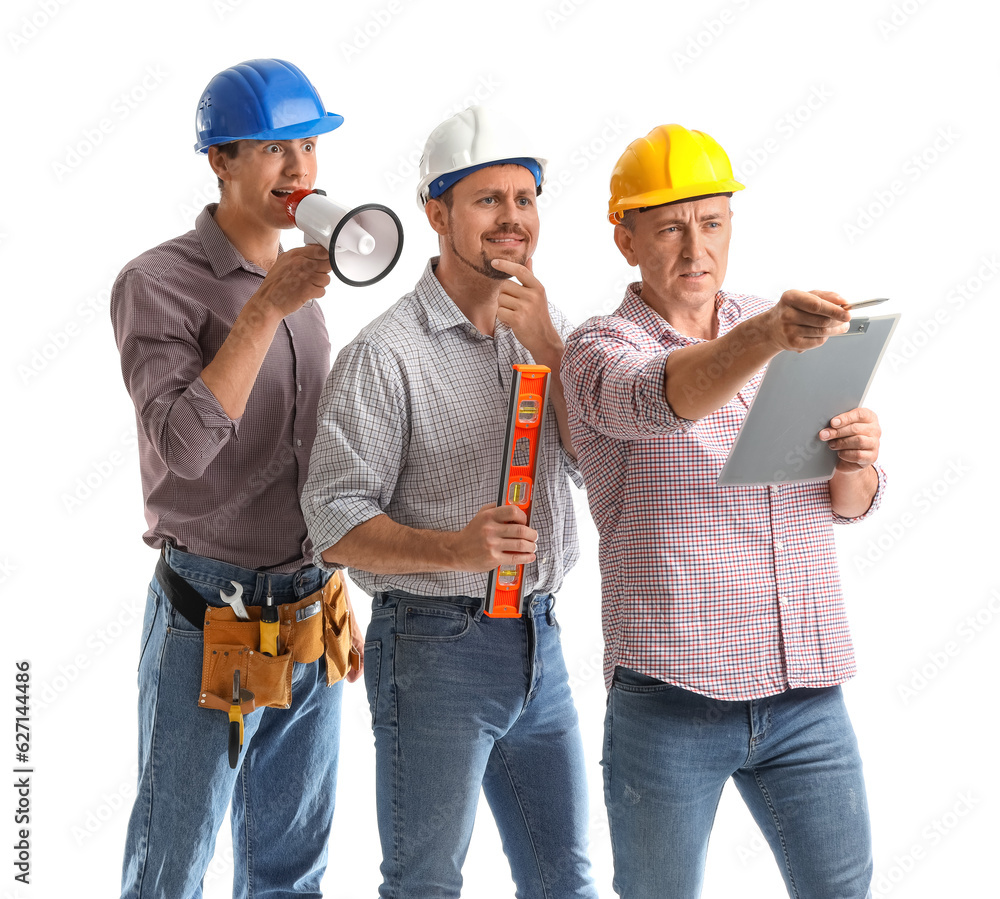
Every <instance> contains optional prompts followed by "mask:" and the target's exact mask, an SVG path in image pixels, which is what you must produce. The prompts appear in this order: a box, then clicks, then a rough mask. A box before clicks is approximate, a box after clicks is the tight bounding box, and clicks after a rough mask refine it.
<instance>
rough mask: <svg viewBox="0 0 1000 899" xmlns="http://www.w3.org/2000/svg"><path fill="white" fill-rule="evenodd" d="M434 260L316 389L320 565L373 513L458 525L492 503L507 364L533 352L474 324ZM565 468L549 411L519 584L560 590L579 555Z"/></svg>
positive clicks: (432, 579)
mask: <svg viewBox="0 0 1000 899" xmlns="http://www.w3.org/2000/svg"><path fill="white" fill-rule="evenodd" d="M436 262H437V260H436V259H431V261H430V262H429V263H428V265H427V268H426V269H425V270H424V274H423V276H422V277H421V279H420V280H419V281H418V282H417V286H416V288H415V289H414V290H413V291H412V292H411V293H408V294H407V295H406V296H404V297H403V298H402V299H401V300H400V301H399V302H398V303H396V304H395V305H394V306H392V307H391V308H390V309H388V310H387V311H386V312H385V313H384V314H383V315H381V316H380V317H379V318H377V319H375V321H373V322H371V323H370V324H369V325H367V326H366V327H365V328H363V329H362V331H361V333H360V334H358V336H357V337H356V338H355V339H354V340H353V341H352V342H351V343H350V344H348V345H347V346H346V347H344V349H343V350H342V351H341V352H340V354H339V355H338V357H337V361H336V362H335V363H334V366H333V369H332V371H331V372H330V376H329V378H328V379H327V382H326V386H325V387H324V389H323V394H322V396H321V398H320V404H319V420H318V425H317V434H316V441H315V443H314V444H313V452H312V458H311V459H310V463H309V478H308V480H307V481H306V486H305V490H304V492H303V496H302V507H303V512H304V513H305V517H306V522H307V524H308V526H309V533H310V536H311V537H312V540H313V546H314V551H315V561H316V564H317V565H325V567H331V566H329V565H326V563H324V562H323V560H322V558H321V557H320V555H321V553H322V552H323V551H324V550H325V549H328V548H329V547H330V546H332V545H333V544H334V543H336V542H337V541H338V540H340V538H341V537H343V536H344V535H345V534H346V533H347V532H348V531H350V530H351V529H352V528H354V527H356V526H357V525H359V524H361V523H362V522H364V521H367V520H368V519H370V518H373V517H375V516H376V515H379V514H381V513H385V514H386V515H388V516H389V518H391V519H392V520H393V521H395V522H396V523H397V524H402V525H406V526H408V527H414V528H424V529H429V530H438V531H458V530H461V529H462V528H464V527H465V526H466V525H467V524H468V523H469V521H471V520H472V518H473V516H474V515H475V514H476V512H478V511H479V509H480V508H481V507H482V506H483V505H485V504H486V503H491V502H496V499H497V491H498V489H499V486H500V475H501V470H500V469H501V465H502V456H503V442H504V433H505V428H506V422H507V403H508V397H509V394H510V382H511V375H512V369H511V366H512V365H513V364H514V363H529V364H530V363H532V361H533V360H532V358H531V355H530V354H529V353H528V351H527V350H526V349H525V348H524V347H523V346H521V344H520V343H518V341H517V340H516V339H515V337H514V334H513V333H512V332H511V330H510V328H508V327H507V326H506V325H504V324H502V323H501V322H499V321H498V322H497V325H496V332H495V335H494V337H487V336H484V335H483V334H481V333H480V332H479V330H478V329H477V328H476V327H475V326H474V325H473V324H472V323H471V322H470V321H469V320H468V319H467V318H466V317H465V315H464V314H463V313H462V312H461V310H460V309H459V308H458V307H457V306H456V305H455V304H454V303H453V302H452V301H451V299H450V298H449V297H448V294H447V293H445V291H444V288H443V287H442V286H441V284H440V282H439V281H438V279H437V277H436V276H435V275H434V265H435V264H436ZM549 314H550V315H551V316H552V322H553V324H554V325H555V327H556V329H557V330H558V331H559V333H560V334H561V335H563V337H565V336H567V335H568V334H569V332H570V330H571V326H570V325H569V323H568V322H567V321H566V319H565V318H564V316H563V315H562V314H561V313H560V312H559V311H558V310H556V309H555V307H553V306H551V305H550V306H549ZM571 478H572V479H573V480H575V481H576V482H577V483H578V484H579V483H581V482H580V475H579V471H578V470H577V468H576V465H575V463H574V462H573V460H572V459H571V457H570V456H568V455H567V454H566V453H565V451H564V450H563V449H562V444H561V442H560V439H559V426H558V422H557V421H556V416H555V413H554V412H553V411H552V410H551V408H550V409H549V410H548V413H547V415H546V420H545V423H544V425H543V434H542V442H541V446H540V450H539V457H538V469H537V474H536V484H535V494H534V499H533V501H532V509H531V526H532V527H533V528H535V529H536V530H537V531H538V550H537V560H536V561H535V562H534V563H532V564H531V565H528V566H526V570H525V582H524V583H525V593H528V592H529V591H531V590H535V591H538V592H546V593H548V592H552V593H554V592H555V591H557V590H558V589H559V587H560V585H561V584H562V580H563V576H564V574H565V573H566V572H567V571H568V570H569V569H570V568H571V567H572V566H573V564H574V563H575V562H576V560H577V557H578V556H579V547H578V543H577V535H576V522H575V519H574V516H573V505H572V498H571V496H570V493H569V489H570V485H569V481H570V479H571ZM351 577H352V578H353V579H354V581H355V582H356V583H357V584H358V585H359V586H360V587H361V588H362V589H364V590H366V591H367V592H369V593H376V592H380V591H386V590H393V589H396V590H406V591H408V592H410V593H416V594H420V595H425V596H473V597H480V596H485V594H486V579H487V575H486V574H485V573H483V574H476V573H469V572H459V571H454V572H440V573H426V574H391V575H390V574H373V573H371V572H366V571H360V570H356V569H352V571H351Z"/></svg>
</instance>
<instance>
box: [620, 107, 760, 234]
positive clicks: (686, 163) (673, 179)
mask: <svg viewBox="0 0 1000 899" xmlns="http://www.w3.org/2000/svg"><path fill="white" fill-rule="evenodd" d="M735 190H743V185H742V184H740V182H739V181H734V180H733V167H732V165H730V163H729V157H728V156H726V151H725V150H723V149H722V147H720V146H719V145H718V144H717V143H716V142H715V140H713V139H712V138H711V137H709V136H708V135H707V134H705V132H704V131H689V130H688V129H687V128H684V127H682V126H680V125H660V126H658V127H656V128H654V129H653V130H652V131H650V132H649V134H647V135H646V136H645V137H640V138H637V139H636V140H634V141H632V143H630V144H629V145H628V147H627V148H626V150H625V152H624V153H622V155H621V158H620V159H619V160H618V162H617V163H616V164H615V168H614V171H613V172H612V173H611V199H610V200H609V201H608V219H609V220H610V221H611V223H612V224H617V223H618V222H620V221H621V214H622V213H623V212H624V211H625V210H626V209H642V208H645V207H647V206H662V205H663V204H664V203H673V202H675V201H677V200H687V199H691V198H693V197H703V196H706V195H709V194H725V193H731V192H732V191H735Z"/></svg>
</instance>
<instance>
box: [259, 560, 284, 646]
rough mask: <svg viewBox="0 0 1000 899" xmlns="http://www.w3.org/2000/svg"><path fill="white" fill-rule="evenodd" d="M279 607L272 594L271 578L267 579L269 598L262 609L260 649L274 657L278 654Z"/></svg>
mask: <svg viewBox="0 0 1000 899" xmlns="http://www.w3.org/2000/svg"><path fill="white" fill-rule="evenodd" d="M278 627H279V625H278V607H277V606H276V605H275V604H274V597H273V596H272V595H271V579H270V578H268V579H267V599H266V601H265V603H264V608H262V609H261V610H260V651H261V652H262V653H263V654H264V655H266V656H271V657H272V658H273V657H274V656H276V655H277V654H278Z"/></svg>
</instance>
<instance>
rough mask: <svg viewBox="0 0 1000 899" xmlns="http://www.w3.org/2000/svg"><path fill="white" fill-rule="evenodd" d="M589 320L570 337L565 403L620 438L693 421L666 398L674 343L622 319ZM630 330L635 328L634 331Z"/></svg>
mask: <svg viewBox="0 0 1000 899" xmlns="http://www.w3.org/2000/svg"><path fill="white" fill-rule="evenodd" d="M609 321H614V319H613V318H612V317H604V318H601V319H591V320H590V321H588V322H585V323H584V324H583V325H582V326H581V327H580V328H578V329H577V330H576V331H574V332H573V333H572V334H571V335H570V337H569V339H568V340H567V341H566V350H565V352H564V354H563V361H562V370H561V374H562V383H563V390H564V391H565V393H566V404H567V406H569V408H570V410H571V412H572V413H575V415H576V416H577V417H578V418H579V419H580V421H582V422H583V423H584V424H586V425H587V426H588V427H590V428H592V429H593V430H595V431H597V432H599V433H601V434H604V435H606V436H608V437H613V438H616V439H621V440H640V439H643V438H646V437H653V436H655V435H657V434H664V433H668V432H670V431H676V430H688V429H689V428H691V427H692V426H693V424H694V423H693V422H691V421H688V420H687V419H685V418H681V417H680V416H679V415H677V414H676V413H675V412H674V410H673V409H672V408H671V406H670V404H669V403H668V402H667V399H666V395H665V391H664V385H665V383H666V368H667V359H668V357H669V356H670V353H671V352H672V351H673V349H677V347H674V348H665V347H662V346H660V345H658V344H656V343H654V342H652V341H651V340H650V339H649V338H648V336H644V335H643V334H642V333H641V332H640V331H639V329H637V328H634V327H633V326H631V325H630V323H629V322H627V321H625V320H624V319H619V320H618V321H620V322H621V327H620V328H619V327H616V326H614V325H609V324H608V322H609ZM630 330H635V331H636V333H635V334H634V335H632V334H630V333H629V331H630Z"/></svg>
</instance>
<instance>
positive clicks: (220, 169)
mask: <svg viewBox="0 0 1000 899" xmlns="http://www.w3.org/2000/svg"><path fill="white" fill-rule="evenodd" d="M232 161H233V160H232V159H231V158H230V157H229V156H227V155H226V154H225V153H222V152H221V151H220V150H219V148H218V147H209V148H208V164H209V165H210V166H211V167H212V171H213V172H215V175H216V177H217V178H218V179H219V180H220V181H232V180H233V176H232V174H231V173H230V171H229V165H230V163H231V162H232Z"/></svg>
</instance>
